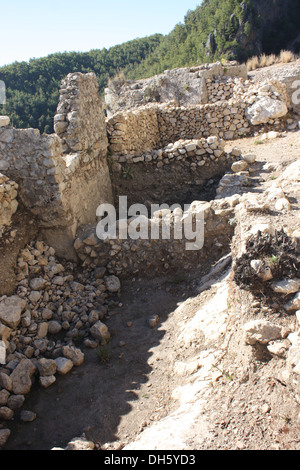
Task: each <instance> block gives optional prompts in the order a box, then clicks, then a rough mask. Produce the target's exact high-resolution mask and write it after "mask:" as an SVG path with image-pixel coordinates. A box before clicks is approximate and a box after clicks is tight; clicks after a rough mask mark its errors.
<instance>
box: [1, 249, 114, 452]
mask: <svg viewBox="0 0 300 470" xmlns="http://www.w3.org/2000/svg"><path fill="white" fill-rule="evenodd" d="M74 268H75V265H73V263H70V262H69V263H66V264H65V265H64V266H63V265H62V264H61V263H60V262H59V261H58V260H57V259H56V257H55V251H54V249H53V248H51V247H49V246H47V245H46V244H45V243H44V242H42V241H36V242H34V243H32V244H30V245H28V246H27V247H26V248H25V249H23V250H22V251H21V252H20V255H19V258H18V263H17V280H18V288H17V291H16V293H15V295H13V296H11V297H7V296H2V297H1V298H0V338H1V341H0V364H1V366H0V422H3V421H5V422H6V421H8V422H9V421H10V420H11V419H13V416H14V412H15V411H16V410H17V409H19V408H21V407H22V405H23V403H24V400H25V395H26V394H28V393H29V392H30V390H31V387H32V385H33V383H34V381H35V379H36V380H38V381H39V384H40V385H41V387H43V388H47V387H49V386H50V385H52V384H53V383H54V382H55V381H56V375H57V374H62V375H65V374H67V373H68V372H69V371H70V370H71V369H72V368H73V367H76V366H79V365H81V364H82V363H83V361H84V353H83V352H82V351H81V349H80V346H81V345H84V346H85V347H90V348H97V347H98V346H99V344H101V343H102V342H103V341H105V340H107V339H108V338H109V337H110V333H109V331H108V328H107V326H106V325H105V324H104V323H103V321H102V320H103V319H104V317H105V315H106V314H107V313H108V308H109V305H111V302H112V303H114V301H113V300H112V299H110V296H111V295H112V294H113V295H116V297H118V295H117V294H118V292H119V289H120V282H119V279H118V278H116V277H115V276H114V277H112V276H105V269H104V268H99V269H97V270H95V271H94V272H93V273H90V275H89V279H85V278H84V276H83V275H81V274H78V275H76V273H75V270H74ZM22 413H23V415H21V419H22V416H23V420H28V419H29V414H28V413H27V414H26V413H24V412H23V411H22ZM8 437H9V430H7V429H1V428H0V446H1V445H2V444H3V442H2V439H4V440H5V441H6V439H7V438H8Z"/></svg>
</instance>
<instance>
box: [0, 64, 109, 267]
mask: <svg viewBox="0 0 300 470" xmlns="http://www.w3.org/2000/svg"><path fill="white" fill-rule="evenodd" d="M55 130H56V132H57V134H52V135H40V133H39V131H38V130H36V129H14V128H13V127H11V126H9V125H6V126H4V127H1V128H0V169H1V170H2V171H3V172H4V173H5V175H7V176H8V177H9V178H11V179H13V180H14V181H16V183H17V184H18V185H19V199H20V202H21V203H22V206H23V207H24V208H25V209H27V210H29V211H30V212H31V213H32V214H33V215H34V216H35V217H36V218H37V220H38V221H39V226H40V229H41V233H42V236H43V238H44V239H45V240H46V241H47V242H48V243H49V244H50V245H51V246H54V247H55V248H56V250H57V253H58V254H59V255H61V256H66V257H71V258H72V257H74V256H75V253H74V251H73V248H72V245H73V240H74V237H75V233H76V230H77V229H78V227H80V226H81V225H86V224H89V223H93V222H95V220H96V215H95V214H96V208H97V207H98V205H99V204H100V203H102V202H112V189H111V182H110V176H109V169H108V165H107V160H106V155H107V137H106V124H105V118H104V113H103V111H102V104H101V98H100V95H99V93H98V84H97V79H96V76H95V75H94V74H86V75H84V74H78V73H75V74H69V75H68V76H67V77H66V79H65V80H64V81H63V83H62V88H61V92H60V100H59V104H58V108H57V114H56V116H55Z"/></svg>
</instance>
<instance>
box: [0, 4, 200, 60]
mask: <svg viewBox="0 0 300 470" xmlns="http://www.w3.org/2000/svg"><path fill="white" fill-rule="evenodd" d="M200 4H201V0H198V1H197V0H148V1H142V0H113V1H112V0H106V1H103V0H98V1H97V0H81V1H79V0H48V1H47V2H45V1H43V0H42V1H38V0H11V1H6V0H0V11H1V36H2V41H1V49H0V66H1V65H4V64H10V63H12V62H14V61H23V60H25V61H28V60H29V59H31V58H38V57H44V56H47V55H48V54H52V53H54V52H65V51H68V52H69V51H83V52H86V51H89V50H91V49H102V48H103V47H106V48H109V47H111V46H114V45H116V44H121V43H122V42H125V41H129V40H131V39H136V38H140V37H144V36H150V35H151V34H155V33H161V34H168V33H169V32H170V31H171V30H172V29H173V28H174V26H175V25H176V24H177V23H179V22H183V21H184V16H185V14H186V13H187V11H188V10H194V9H195V8H196V7H197V6H198V5H200Z"/></svg>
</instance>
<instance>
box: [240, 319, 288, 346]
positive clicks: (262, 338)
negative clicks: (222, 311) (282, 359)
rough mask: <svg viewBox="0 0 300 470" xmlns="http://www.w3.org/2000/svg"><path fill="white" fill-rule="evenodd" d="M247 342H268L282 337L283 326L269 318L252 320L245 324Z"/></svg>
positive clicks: (251, 343) (252, 343)
mask: <svg viewBox="0 0 300 470" xmlns="http://www.w3.org/2000/svg"><path fill="white" fill-rule="evenodd" d="M244 331H245V333H246V338H245V341H246V343H247V344H250V345H254V344H255V343H260V344H268V343H269V342H270V341H273V340H276V339H280V338H281V328H280V327H279V326H277V325H274V324H273V323H270V322H268V321H267V320H252V321H250V322H248V323H246V324H245V325H244Z"/></svg>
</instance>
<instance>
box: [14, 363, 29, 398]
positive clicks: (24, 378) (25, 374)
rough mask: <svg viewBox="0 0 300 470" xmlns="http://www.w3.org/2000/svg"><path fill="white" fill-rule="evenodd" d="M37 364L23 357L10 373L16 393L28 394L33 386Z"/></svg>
mask: <svg viewBox="0 0 300 470" xmlns="http://www.w3.org/2000/svg"><path fill="white" fill-rule="evenodd" d="M34 372H35V366H34V365H33V363H32V362H31V361H30V360H29V359H22V360H21V361H20V362H19V364H18V365H17V367H16V368H15V369H14V370H13V372H12V373H11V375H10V378H11V380H12V391H13V393H14V394H15V395H26V394H27V393H29V392H30V389H31V386H32V376H33V374H34Z"/></svg>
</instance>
